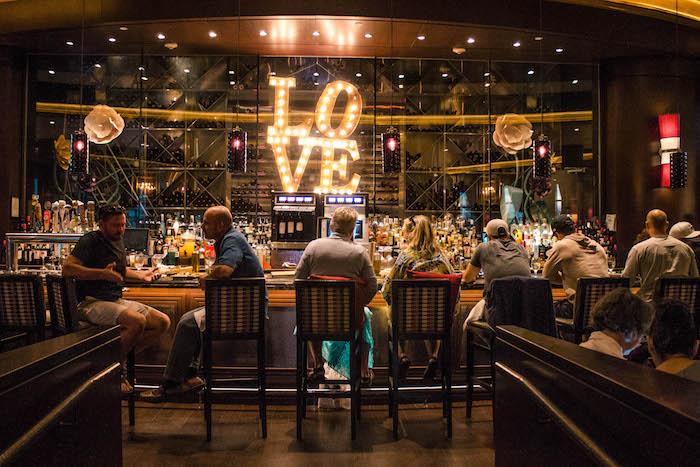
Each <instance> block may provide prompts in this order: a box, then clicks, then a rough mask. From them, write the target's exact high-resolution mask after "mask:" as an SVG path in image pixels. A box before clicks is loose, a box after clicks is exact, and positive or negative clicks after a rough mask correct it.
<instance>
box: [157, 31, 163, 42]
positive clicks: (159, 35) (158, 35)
mask: <svg viewBox="0 0 700 467" xmlns="http://www.w3.org/2000/svg"><path fill="white" fill-rule="evenodd" d="M156 38H157V39H158V40H161V41H162V40H163V39H165V34H163V33H162V32H159V33H158V34H156Z"/></svg>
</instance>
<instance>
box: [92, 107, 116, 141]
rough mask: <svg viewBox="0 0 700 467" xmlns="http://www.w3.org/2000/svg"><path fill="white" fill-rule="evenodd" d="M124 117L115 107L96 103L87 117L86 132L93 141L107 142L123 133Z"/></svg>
mask: <svg viewBox="0 0 700 467" xmlns="http://www.w3.org/2000/svg"><path fill="white" fill-rule="evenodd" d="M123 130H124V119H123V118H122V117H121V115H119V114H118V113H117V111H116V110H114V109H113V108H111V107H109V106H106V105H96V106H95V108H94V109H92V112H90V113H89V114H88V116H87V117H85V133H87V135H88V138H89V139H90V141H91V142H93V143H97V144H107V143H109V142H110V141H112V140H114V139H115V138H116V137H117V136H119V135H121V134H122V131H123Z"/></svg>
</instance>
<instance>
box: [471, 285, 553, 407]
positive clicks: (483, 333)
mask: <svg viewBox="0 0 700 467" xmlns="http://www.w3.org/2000/svg"><path fill="white" fill-rule="evenodd" d="M553 303H554V301H553V299H552V288H551V285H550V283H549V280H547V279H534V278H529V277H516V276H513V277H503V278H500V279H494V280H493V281H492V282H491V286H490V288H489V290H488V291H487V293H486V312H487V321H472V322H470V323H468V325H467V342H466V352H467V419H470V418H471V415H472V405H473V403H474V385H475V384H479V386H480V387H482V388H484V389H485V390H486V391H488V392H489V394H490V396H491V403H492V404H493V397H494V394H495V391H494V384H495V382H496V374H495V373H496V370H495V360H496V356H495V355H494V340H495V336H496V332H495V329H496V327H497V326H501V325H504V324H514V325H517V326H520V327H523V328H525V329H530V330H531V331H536V332H539V333H542V334H546V335H549V336H556V333H557V329H556V322H555V317H554V305H553ZM477 349H479V350H483V351H485V352H487V353H488V355H489V365H488V369H489V375H488V376H486V377H484V376H476V369H477V367H476V365H475V364H474V357H475V351H476V350H477ZM480 368H483V366H480Z"/></svg>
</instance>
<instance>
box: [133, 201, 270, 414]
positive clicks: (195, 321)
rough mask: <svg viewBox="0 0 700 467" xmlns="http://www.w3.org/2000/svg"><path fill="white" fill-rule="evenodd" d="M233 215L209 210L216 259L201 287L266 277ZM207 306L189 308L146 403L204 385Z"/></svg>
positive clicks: (208, 232)
mask: <svg viewBox="0 0 700 467" xmlns="http://www.w3.org/2000/svg"><path fill="white" fill-rule="evenodd" d="M232 223H233V218H232V216H231V211H229V210H228V208H227V207H226V206H214V207H211V208H209V209H207V210H206V212H205V213H204V217H203V219H202V230H203V232H204V235H205V236H206V238H208V239H212V240H215V241H216V243H215V244H214V250H215V252H216V261H215V262H214V265H213V266H212V268H211V269H210V270H209V272H208V273H207V274H205V275H202V276H200V278H199V284H200V287H201V288H202V289H203V288H204V281H205V280H206V279H228V278H240V277H265V273H264V271H263V268H262V266H261V265H260V260H258V257H257V256H256V255H255V251H253V248H252V247H251V246H250V245H249V244H248V241H247V240H246V238H245V237H244V236H243V234H241V233H240V232H239V231H238V230H236V229H234V228H233V226H232V225H231V224H232ZM204 313H205V309H204V307H200V308H196V309H194V310H191V311H188V312H187V313H185V314H184V315H182V318H180V322H178V323H177V328H176V329H175V337H174V339H173V344H172V347H171V348H170V354H169V355H168V362H167V364H166V366H165V372H164V373H163V381H162V383H161V385H160V387H158V388H156V389H152V390H148V391H144V392H142V393H141V394H140V395H139V396H140V398H141V400H144V401H146V402H161V401H163V400H164V399H165V398H166V397H167V396H168V395H173V394H184V393H187V392H192V391H196V390H199V389H202V388H203V387H204V380H203V379H202V378H200V377H198V376H197V372H198V371H199V360H200V359H199V355H200V350H201V348H202V331H203V328H204V323H205V320H204Z"/></svg>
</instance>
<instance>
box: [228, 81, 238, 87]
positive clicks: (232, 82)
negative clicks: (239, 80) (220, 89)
mask: <svg viewBox="0 0 700 467" xmlns="http://www.w3.org/2000/svg"><path fill="white" fill-rule="evenodd" d="M228 84H230V85H231V86H233V85H234V84H236V82H235V81H229V82H228Z"/></svg>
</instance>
